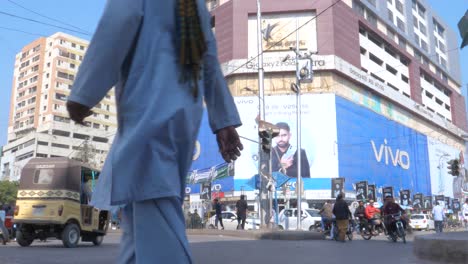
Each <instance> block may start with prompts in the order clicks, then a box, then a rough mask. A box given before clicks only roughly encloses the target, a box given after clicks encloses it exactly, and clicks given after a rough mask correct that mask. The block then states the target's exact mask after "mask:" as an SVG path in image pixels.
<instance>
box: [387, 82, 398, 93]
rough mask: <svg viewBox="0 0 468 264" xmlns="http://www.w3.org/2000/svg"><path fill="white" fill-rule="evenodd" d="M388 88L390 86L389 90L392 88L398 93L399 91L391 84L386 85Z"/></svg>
mask: <svg viewBox="0 0 468 264" xmlns="http://www.w3.org/2000/svg"><path fill="white" fill-rule="evenodd" d="M387 85H388V86H390V87H391V88H393V90H395V91H397V92H399V91H400V90H399V89H398V88H396V86H395V85H393V84H391V83H387Z"/></svg>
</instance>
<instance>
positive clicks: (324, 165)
mask: <svg viewBox="0 0 468 264" xmlns="http://www.w3.org/2000/svg"><path fill="white" fill-rule="evenodd" d="M234 100H235V102H236V105H237V108H238V111H239V114H240V116H241V120H242V126H241V127H239V128H238V129H237V132H238V133H239V135H240V136H241V141H242V144H243V145H244V150H243V151H242V155H241V156H240V157H239V158H238V159H237V160H236V164H235V172H236V175H235V181H236V189H239V188H240V187H241V186H243V185H246V182H247V181H248V180H249V179H251V178H252V177H253V176H254V175H255V174H257V173H258V161H259V157H258V144H257V143H256V142H255V141H258V124H257V113H258V100H259V99H258V97H256V96H254V97H237V98H235V99H234ZM334 100H335V96H334V95H333V94H307V95H303V96H302V130H301V135H302V136H301V149H300V151H301V162H300V164H301V171H302V177H303V179H304V189H305V190H309V189H323V190H326V189H328V188H329V187H328V186H329V184H330V178H337V177H338V153H337V151H336V142H337V138H336V118H335V117H336V113H335V103H334ZM265 116H266V121H267V122H269V123H272V124H274V125H276V126H278V127H279V128H280V130H279V132H280V134H279V136H278V137H276V138H274V139H273V140H272V151H271V155H272V172H273V173H274V172H283V173H284V174H285V175H287V176H289V177H291V178H296V177H297V169H298V165H299V164H298V154H297V153H298V149H297V123H296V117H297V116H296V96H295V95H291V96H288V95H282V96H267V97H265Z"/></svg>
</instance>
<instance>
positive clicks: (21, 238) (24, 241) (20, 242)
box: [16, 230, 34, 247]
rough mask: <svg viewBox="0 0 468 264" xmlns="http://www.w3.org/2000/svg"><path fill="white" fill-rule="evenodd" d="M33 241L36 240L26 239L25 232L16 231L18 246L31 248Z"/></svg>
mask: <svg viewBox="0 0 468 264" xmlns="http://www.w3.org/2000/svg"><path fill="white" fill-rule="evenodd" d="M33 240H34V239H32V238H29V239H25V238H24V235H23V231H20V230H17V231H16V242H17V243H18V245H20V246H22V247H29V246H30V245H31V244H32V242H33Z"/></svg>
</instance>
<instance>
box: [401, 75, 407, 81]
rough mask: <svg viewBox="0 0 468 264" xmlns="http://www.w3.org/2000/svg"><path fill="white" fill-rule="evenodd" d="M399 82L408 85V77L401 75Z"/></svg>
mask: <svg viewBox="0 0 468 264" xmlns="http://www.w3.org/2000/svg"><path fill="white" fill-rule="evenodd" d="M401 80H402V81H404V82H405V83H409V79H408V77H406V76H405V75H403V74H402V75H401Z"/></svg>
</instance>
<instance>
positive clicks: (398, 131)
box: [336, 96, 431, 195]
mask: <svg viewBox="0 0 468 264" xmlns="http://www.w3.org/2000/svg"><path fill="white" fill-rule="evenodd" d="M336 115H337V132H338V159H339V175H340V177H344V178H345V189H346V190H347V191H352V190H353V185H354V184H356V183H357V182H359V181H368V183H369V184H376V187H377V188H381V187H386V186H393V187H394V190H395V193H394V195H397V194H398V191H399V190H402V189H409V190H412V192H413V193H418V192H420V193H423V194H424V195H430V194H431V179H430V173H429V158H428V157H429V156H428V150H427V137H426V136H425V135H423V134H421V133H418V132H416V131H415V130H412V129H410V128H408V127H405V126H403V125H401V124H399V123H397V122H395V121H392V120H389V119H387V118H386V117H385V116H382V115H379V114H377V113H375V112H373V111H371V110H369V109H367V108H364V107H362V106H359V105H356V104H354V103H352V102H350V101H348V100H346V99H343V98H341V97H339V96H337V97H336Z"/></svg>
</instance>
